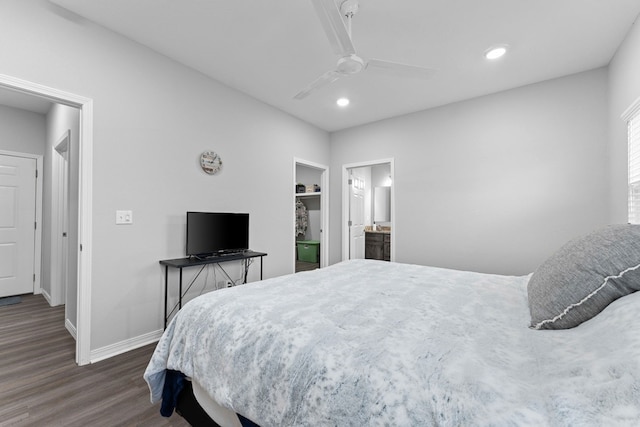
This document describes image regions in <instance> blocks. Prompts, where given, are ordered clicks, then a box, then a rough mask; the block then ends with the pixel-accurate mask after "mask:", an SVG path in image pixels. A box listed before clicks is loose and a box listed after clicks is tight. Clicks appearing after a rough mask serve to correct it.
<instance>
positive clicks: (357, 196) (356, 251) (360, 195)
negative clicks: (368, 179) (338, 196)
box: [349, 171, 365, 259]
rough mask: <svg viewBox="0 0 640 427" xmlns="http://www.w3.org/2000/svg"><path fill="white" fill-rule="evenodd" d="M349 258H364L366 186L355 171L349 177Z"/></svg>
mask: <svg viewBox="0 0 640 427" xmlns="http://www.w3.org/2000/svg"><path fill="white" fill-rule="evenodd" d="M349 181H350V183H349V259H362V258H364V186H365V180H364V178H363V177H362V176H360V175H358V174H357V173H356V172H355V171H351V178H350V179H349Z"/></svg>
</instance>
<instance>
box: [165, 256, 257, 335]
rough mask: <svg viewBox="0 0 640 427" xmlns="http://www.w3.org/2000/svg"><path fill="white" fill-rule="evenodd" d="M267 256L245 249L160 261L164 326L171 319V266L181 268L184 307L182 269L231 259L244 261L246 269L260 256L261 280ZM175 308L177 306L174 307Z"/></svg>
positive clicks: (180, 280)
mask: <svg viewBox="0 0 640 427" xmlns="http://www.w3.org/2000/svg"><path fill="white" fill-rule="evenodd" d="M265 256H267V254H266V253H264V252H255V251H243V252H237V253H228V254H222V255H214V256H209V257H206V258H195V257H188V258H175V259H164V260H161V261H160V265H164V327H165V329H166V328H167V321H168V320H169V318H168V314H167V304H168V295H169V267H172V268H177V269H179V270H180V273H179V274H180V279H179V294H178V309H181V308H182V297H183V295H182V269H183V268H187V267H195V266H198V265H207V264H220V263H223V262H229V261H244V265H245V271H246V269H247V267H248V266H249V264H248V263H249V260H250V259H251V258H260V280H262V258H263V257H265ZM242 283H247V276H246V274H245V276H244V279H243V282H242ZM174 309H175V307H174Z"/></svg>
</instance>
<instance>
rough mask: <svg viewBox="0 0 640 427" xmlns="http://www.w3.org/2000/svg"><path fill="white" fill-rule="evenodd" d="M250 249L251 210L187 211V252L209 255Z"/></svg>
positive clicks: (200, 255) (188, 253)
mask: <svg viewBox="0 0 640 427" xmlns="http://www.w3.org/2000/svg"><path fill="white" fill-rule="evenodd" d="M247 249H249V214H248V213H229V212H187V256H196V257H207V256H211V255H219V254H224V253H234V252H241V251H244V250H247Z"/></svg>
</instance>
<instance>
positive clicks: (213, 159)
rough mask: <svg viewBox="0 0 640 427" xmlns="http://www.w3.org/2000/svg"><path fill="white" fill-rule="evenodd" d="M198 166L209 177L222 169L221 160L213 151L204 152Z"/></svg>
mask: <svg viewBox="0 0 640 427" xmlns="http://www.w3.org/2000/svg"><path fill="white" fill-rule="evenodd" d="M200 166H201V167H202V170H203V171H205V172H206V173H208V174H209V175H214V174H216V173H218V171H219V170H220V168H221V167H222V159H221V158H220V156H218V155H217V154H216V153H214V152H213V151H205V152H204V153H202V155H201V156H200Z"/></svg>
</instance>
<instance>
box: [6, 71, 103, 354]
mask: <svg viewBox="0 0 640 427" xmlns="http://www.w3.org/2000/svg"><path fill="white" fill-rule="evenodd" d="M0 89H6V90H9V91H13V92H16V93H18V94H21V95H24V96H27V97H35V98H39V99H44V100H46V101H49V102H51V103H54V104H61V105H66V106H68V107H72V108H76V109H77V110H78V111H79V122H80V124H79V133H78V140H79V153H78V174H79V179H78V182H79V189H78V212H77V221H76V223H77V224H76V225H77V234H78V250H77V298H76V309H77V316H76V322H77V323H76V357H75V360H76V363H77V364H79V365H86V364H88V363H90V362H91V354H90V353H91V344H90V338H91V335H90V333H91V325H90V323H91V204H92V201H91V190H92V168H91V165H92V157H93V154H92V148H93V101H92V100H91V99H89V98H85V97H82V96H78V95H75V94H71V93H67V92H63V91H60V90H57V89H54V88H50V87H47V86H43V85H40V84H37V83H32V82H29V81H26V80H21V79H17V78H15V77H10V76H6V75H0Z"/></svg>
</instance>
